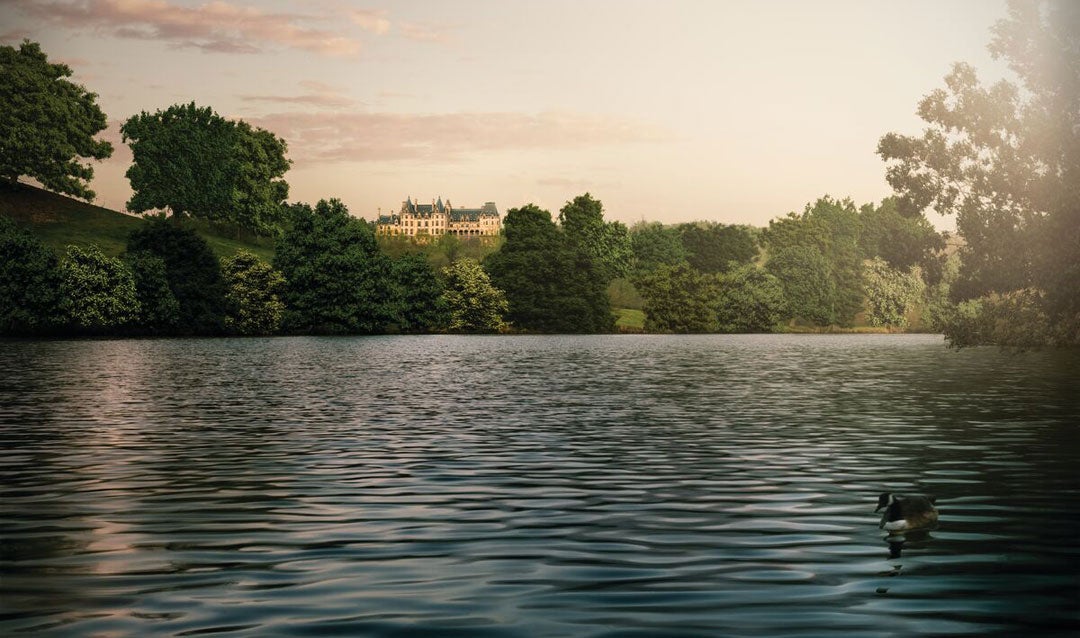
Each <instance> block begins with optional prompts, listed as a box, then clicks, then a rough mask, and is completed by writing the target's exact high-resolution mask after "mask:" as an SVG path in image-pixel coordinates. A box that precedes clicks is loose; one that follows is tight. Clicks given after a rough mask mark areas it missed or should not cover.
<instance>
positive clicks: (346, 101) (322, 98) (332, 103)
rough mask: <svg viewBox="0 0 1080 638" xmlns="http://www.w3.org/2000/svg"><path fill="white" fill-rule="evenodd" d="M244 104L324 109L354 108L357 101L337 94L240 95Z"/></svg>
mask: <svg viewBox="0 0 1080 638" xmlns="http://www.w3.org/2000/svg"><path fill="white" fill-rule="evenodd" d="M240 99H241V100H243V101H245V102H274V103H277V104H301V105H304V106H318V107H324V108H345V107H348V106H355V105H356V104H357V101H356V100H354V99H352V98H350V97H346V96H344V95H341V94H338V93H304V94H301V95H242V96H240Z"/></svg>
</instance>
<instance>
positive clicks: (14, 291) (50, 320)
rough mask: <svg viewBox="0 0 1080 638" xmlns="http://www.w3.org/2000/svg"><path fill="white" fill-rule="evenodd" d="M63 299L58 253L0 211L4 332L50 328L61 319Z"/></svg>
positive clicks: (1, 324) (0, 319)
mask: <svg viewBox="0 0 1080 638" xmlns="http://www.w3.org/2000/svg"><path fill="white" fill-rule="evenodd" d="M61 301H62V297H61V296H60V270H59V263H58V260H57V258H56V255H55V254H54V253H53V251H51V250H49V249H48V248H47V247H46V246H45V244H43V243H41V240H39V239H38V238H37V237H35V236H34V235H33V234H31V233H30V231H28V230H26V229H25V228H21V227H19V226H17V225H16V224H15V222H14V221H12V220H10V219H8V218H7V217H5V216H3V215H0V335H19V334H40V333H45V332H48V331H49V330H51V329H53V328H55V327H56V325H57V324H58V322H59V320H60V314H59V313H60V309H61Z"/></svg>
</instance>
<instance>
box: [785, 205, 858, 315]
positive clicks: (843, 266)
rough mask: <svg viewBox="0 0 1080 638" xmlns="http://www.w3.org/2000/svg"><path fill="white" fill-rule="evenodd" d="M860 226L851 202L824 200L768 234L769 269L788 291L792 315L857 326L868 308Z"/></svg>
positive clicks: (791, 217) (790, 218)
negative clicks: (859, 315)
mask: <svg viewBox="0 0 1080 638" xmlns="http://www.w3.org/2000/svg"><path fill="white" fill-rule="evenodd" d="M859 233H860V222H859V213H858V211H857V210H856V209H855V204H854V203H852V202H851V200H849V199H845V200H835V199H832V198H830V197H827V196H826V197H822V198H821V199H819V200H817V201H816V202H815V203H814V204H813V205H809V204H808V205H807V206H806V208H805V210H804V211H803V213H802V214H801V215H800V214H797V213H788V215H787V217H783V218H780V219H774V220H772V221H770V222H769V228H768V229H766V230H765V234H764V238H765V242H766V243H767V245H768V246H769V251H770V257H769V261H768V262H767V263H766V268H767V269H768V270H769V272H771V273H772V274H774V275H775V276H776V277H778V278H779V279H780V281H781V283H782V284H783V286H784V292H785V296H786V297H787V299H788V301H789V303H790V307H791V311H792V312H793V313H794V314H795V315H796V316H799V317H802V318H803V319H807V320H809V321H813V322H815V323H818V324H821V325H829V324H838V325H841V326H848V325H851V323H852V321H853V319H854V317H855V313H857V312H858V311H859V310H860V309H861V307H862V295H863V291H862V254H861V252H860V250H859Z"/></svg>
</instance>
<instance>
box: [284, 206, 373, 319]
mask: <svg viewBox="0 0 1080 638" xmlns="http://www.w3.org/2000/svg"><path fill="white" fill-rule="evenodd" d="M291 217H292V220H291V225H290V228H289V230H287V231H286V232H285V234H284V236H283V237H282V238H281V239H280V240H278V242H277V245H276V250H275V254H274V267H275V268H277V269H278V270H280V271H281V273H282V274H283V275H284V276H285V281H286V284H285V291H284V294H283V299H284V301H285V315H284V328H285V330H286V331H290V332H301V333H314V334H370V333H378V332H382V331H384V330H385V329H386V325H387V324H388V323H390V322H391V321H392V320H393V314H392V308H390V306H389V302H390V301H391V295H392V281H391V279H390V259H389V258H388V257H386V256H385V255H384V254H382V252H381V251H380V250H379V245H378V243H377V242H376V240H375V233H374V231H372V229H371V227H370V226H369V225H368V224H367V223H365V222H364V221H363V220H361V219H357V218H356V217H353V216H351V215H350V214H349V209H348V208H346V206H345V204H343V203H341V201H340V200H337V199H331V200H325V199H324V200H320V201H319V203H318V204H316V205H315V208H314V209H313V208H311V207H310V206H308V205H307V204H295V205H293V206H292V207H291Z"/></svg>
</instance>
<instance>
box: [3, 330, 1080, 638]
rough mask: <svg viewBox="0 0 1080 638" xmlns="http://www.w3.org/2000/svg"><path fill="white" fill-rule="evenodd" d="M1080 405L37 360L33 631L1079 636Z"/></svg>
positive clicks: (288, 363) (224, 349) (408, 348)
mask: <svg viewBox="0 0 1080 638" xmlns="http://www.w3.org/2000/svg"><path fill="white" fill-rule="evenodd" d="M1078 388H1080V361H1078V356H1077V353H1075V352H1037V353H1024V354H1010V353H1002V352H998V351H996V350H990V349H970V350H964V351H961V352H953V351H949V350H946V349H945V348H944V347H942V344H941V342H940V339H939V338H936V337H926V336H876V335H875V336H795V335H788V336H701V337H664V336H655V335H644V336H611V337H510V338H507V337H471V338H470V337H386V338H341V339H331V338H325V339H319V338H281V339H236V340H200V339H188V340H139V341H123V340H101V341H94V340H84V341H53V342H3V343H0V441H2V443H3V446H2V448H0V449H2V452H0V478H2V482H0V503H2V511H0V569H2V578H0V633H4V634H6V635H30V634H33V635H58V636H59V635H139V636H148V635H163V636H164V635H170V636H200V635H214V634H224V635H230V636H231V635H249V636H272V635H277V636H323V635H334V634H339V635H364V636H440V637H441V636H468V637H478V636H479V637H483V636H498V637H508V636H589V637H601V636H603V637H615V636H657V635H664V636H715V635H725V634H727V635H730V634H757V635H784V636H832V635H837V634H845V635H848V634H850V635H865V636H893V635H907V634H915V633H927V634H968V635H987V634H993V633H999V634H1003V635H1009V634H1032V633H1054V632H1058V633H1061V634H1063V635H1064V634H1067V633H1069V632H1070V631H1071V630H1073V629H1075V628H1076V627H1078V626H1080V616H1078V614H1077V612H1076V611H1074V607H1075V602H1076V600H1078V599H1080V549H1077V547H1076V545H1075V542H1074V541H1075V529H1076V524H1077V523H1080V478H1078V473H1077V472H1076V471H1075V463H1076V460H1077V459H1078V458H1080V454H1078V453H1080V432H1077V427H1078V424H1080V398H1078V394H1080V393H1078V392H1077V390H1078ZM885 490H891V491H918V492H929V493H934V494H936V495H937V496H938V504H939V509H940V511H941V525H940V526H939V528H938V529H936V530H933V531H932V532H930V533H929V534H922V535H919V534H909V535H908V537H906V538H903V544H902V546H900V545H899V543H897V542H894V543H893V545H892V546H890V545H889V544H888V543H887V542H886V541H885V538H884V534H883V533H882V532H880V531H879V530H878V528H877V515H875V514H873V512H872V510H873V508H874V505H875V504H876V495H877V493H879V492H881V491H885ZM892 540H894V541H896V540H897V539H892Z"/></svg>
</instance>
